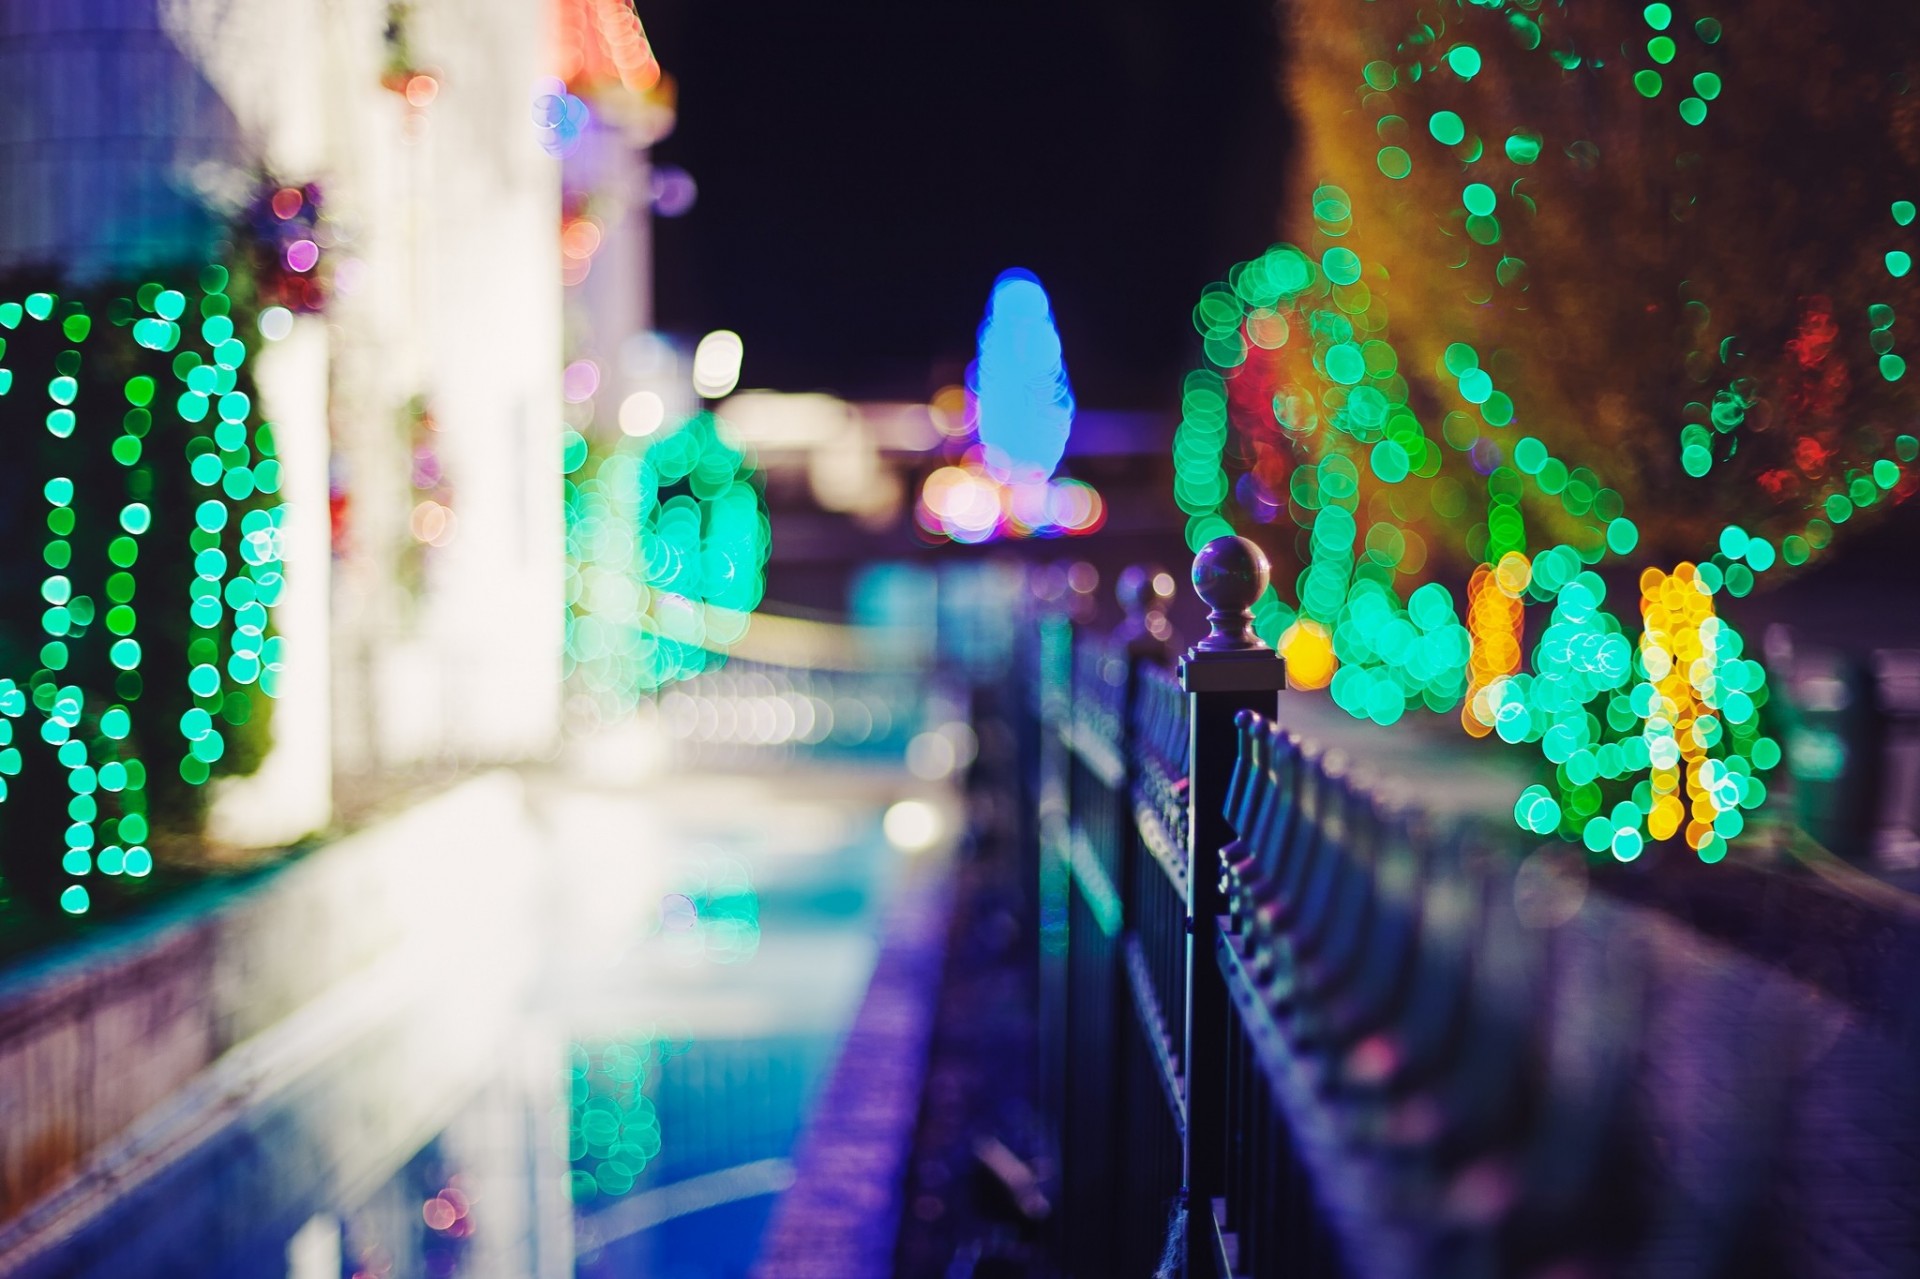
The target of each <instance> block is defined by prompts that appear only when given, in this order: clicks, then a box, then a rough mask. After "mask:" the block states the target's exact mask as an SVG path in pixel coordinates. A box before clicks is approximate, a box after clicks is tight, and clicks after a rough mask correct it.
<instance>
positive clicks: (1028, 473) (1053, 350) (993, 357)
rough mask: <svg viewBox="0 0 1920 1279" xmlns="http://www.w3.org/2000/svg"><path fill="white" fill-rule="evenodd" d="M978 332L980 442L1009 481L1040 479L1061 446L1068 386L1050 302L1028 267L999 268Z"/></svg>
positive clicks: (1069, 412) (1055, 462)
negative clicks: (1005, 471) (992, 453)
mask: <svg viewBox="0 0 1920 1279" xmlns="http://www.w3.org/2000/svg"><path fill="white" fill-rule="evenodd" d="M979 336H980V353H979V357H978V359H977V360H976V361H975V362H974V367H973V369H972V370H971V375H972V381H973V388H974V392H975V395H976V396H977V401H978V412H979V422H980V442H981V443H982V444H985V445H987V446H988V447H989V448H990V449H993V450H997V451H998V453H999V454H1000V455H1001V456H1002V458H1004V464H1005V465H1006V466H1007V468H1008V470H1009V471H1010V472H1012V476H1011V478H1013V479H1015V480H1016V481H1023V482H1035V481H1040V480H1045V479H1046V478H1047V477H1049V476H1051V475H1052V474H1053V472H1054V468H1055V467H1057V466H1059V465H1060V457H1061V455H1062V454H1063V453H1065V452H1066V449H1067V432H1068V431H1069V430H1071V429H1072V427H1073V388H1072V387H1071V386H1070V385H1069V384H1068V382H1067V366H1066V362H1065V361H1064V360H1063V359H1062V358H1061V355H1060V334H1059V331H1058V330H1056V329H1055V328H1054V324H1053V307H1052V304H1051V303H1049V302H1048V300H1047V291H1046V290H1045V289H1044V288H1042V287H1040V281H1039V279H1038V278H1037V277H1036V276H1035V275H1034V274H1033V272H1031V271H1027V270H1022V269H1021V268H1018V267H1015V268H1013V269H1012V270H1009V271H1003V272H1001V273H1000V277H999V278H998V279H996V280H995V281H994V282H993V293H992V295H991V296H990V297H989V298H988V299H987V317H986V319H985V320H983V321H982V322H981V324H980V335H979Z"/></svg>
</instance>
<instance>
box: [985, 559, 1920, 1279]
mask: <svg viewBox="0 0 1920 1279" xmlns="http://www.w3.org/2000/svg"><path fill="white" fill-rule="evenodd" d="M1209 557H1212V561H1213V562H1211V563H1209ZM1236 557H1238V558H1236ZM1240 561H1245V562H1244V563H1243V562H1240ZM1256 568H1257V569H1261V570H1263V569H1264V565H1263V563H1261V562H1260V561H1259V560H1258V553H1257V551H1254V550H1253V549H1252V548H1251V547H1250V545H1247V544H1240V545H1238V546H1224V547H1223V546H1222V544H1221V543H1216V544H1214V546H1212V547H1209V548H1208V550H1207V551H1206V552H1203V555H1202V559H1201V561H1199V562H1197V564H1196V569H1195V578H1196V582H1198V583H1200V584H1201V593H1202V595H1203V597H1204V598H1205V599H1206V600H1207V602H1208V603H1209V604H1210V605H1212V606H1213V608H1214V616H1213V627H1214V629H1213V633H1212V634H1211V635H1210V636H1209V637H1208V639H1207V640H1204V641H1202V642H1201V644H1199V645H1197V646H1195V648H1194V649H1193V650H1191V651H1189V652H1188V653H1187V655H1186V656H1185V658H1184V659H1182V660H1181V661H1180V663H1179V665H1178V670H1177V673H1176V671H1175V670H1174V669H1170V668H1169V664H1168V655H1167V654H1166V653H1165V652H1164V651H1161V650H1160V649H1159V648H1158V647H1156V646H1155V645H1154V644H1152V643H1151V642H1143V641H1142V640H1141V638H1140V628H1138V627H1137V626H1136V627H1132V628H1127V630H1125V631H1123V634H1125V633H1131V634H1132V635H1133V636H1134V638H1133V640H1132V641H1131V642H1125V643H1123V642H1122V641H1120V640H1117V639H1110V638H1108V637H1105V636H1100V635H1093V634H1087V633H1081V634H1075V633H1074V632H1073V628H1072V627H1070V626H1069V625H1068V623H1067V622H1066V621H1065V620H1064V619H1062V618H1059V617H1052V616H1050V617H1046V618H1043V619H1041V621H1040V624H1039V626H1038V627H1037V628H1036V629H1035V630H1034V632H1033V634H1032V635H1031V636H1030V637H1029V642H1028V656H1027V659H1026V663H1025V666H1024V668H1023V670H1024V673H1025V675H1026V677H1027V678H1028V679H1037V680H1038V681H1039V687H1037V688H1032V689H1030V693H1029V696H1028V697H1027V698H1026V699H1025V705H1026V706H1027V707H1028V708H1029V709H1030V712H1031V716H1032V718H1031V721H1030V722H1029V724H1028V725H1027V726H1026V729H1025V742H1026V755H1025V757H1026V760H1027V764H1028V768H1029V774H1028V783H1027V789H1028V794H1029V797H1030V798H1031V799H1032V800H1033V801H1034V803H1035V808H1034V809H1033V811H1034V812H1036V813H1037V814H1038V820H1037V823H1036V825H1035V839H1034V843H1033V849H1032V853H1033V856H1034V858H1035V865H1034V867H1033V870H1034V874H1035V877H1036V880H1037V882H1038V884H1039V885H1040V900H1041V909H1042V914H1043V921H1042V922H1043V927H1042V929H1041V931H1040V950H1041V964H1042V972H1041V991H1042V999H1043V1008H1042V1026H1043V1028H1044V1029H1043V1035H1044V1039H1045V1042H1044V1043H1043V1045H1042V1053H1043V1062H1044V1078H1045V1079H1046V1080H1047V1081H1048V1082H1047V1088H1046V1092H1045V1102H1046V1105H1047V1107H1048V1109H1049V1112H1050V1113H1049V1118H1050V1120H1051V1122H1052V1125H1053V1132H1054V1135H1055V1140H1056V1142H1057V1144H1058V1147H1059V1159H1060V1197H1059V1202H1060V1212H1059V1213H1058V1214H1057V1216H1056V1218H1055V1222H1054V1226H1053V1230H1054V1238H1053V1244H1054V1252H1055V1256H1056V1258H1057V1259H1058V1261H1059V1262H1060V1265H1061V1269H1062V1270H1063V1271H1065V1272H1066V1273H1068V1274H1071V1275H1080V1276H1129V1275H1137V1276H1147V1275H1154V1276H1159V1275H1170V1274H1183V1275H1191V1276H1215V1277H1216V1279H1233V1277H1236V1276H1244V1277H1246V1279H1265V1277H1268V1276H1275V1277H1277V1276H1283V1275H1284V1276H1329V1277H1331V1276H1354V1277H1355V1279H1373V1277H1375V1276H1429V1275H1461V1276H1480V1275H1508V1274H1512V1275H1521V1274H1547V1273H1554V1274H1561V1273H1565V1274H1575V1273H1578V1274H1598V1273H1660V1274H1668V1273H1672V1274H1702V1275H1709V1274H1723V1273H1734V1272H1739V1268H1740V1266H1741V1265H1744V1264H1747V1263H1748V1261H1751V1260H1752V1259H1753V1257H1754V1254H1755V1253H1757V1252H1761V1251H1764V1248H1765V1245H1756V1244H1755V1242H1754V1241H1755V1240H1756V1239H1761V1238H1767V1237H1769V1236H1768V1235H1767V1234H1766V1232H1765V1231H1764V1230H1762V1231H1760V1233H1758V1234H1756V1233H1754V1229H1755V1228H1754V1225H1753V1223H1754V1222H1755V1221H1757V1220H1760V1219H1762V1218H1764V1217H1765V1215H1766V1213H1767V1212H1768V1211H1770V1209H1769V1208H1768V1205H1771V1204H1778V1203H1781V1202H1785V1201H1786V1198H1787V1196H1788V1195H1789V1194H1790V1187H1791V1186H1793V1185H1795V1184H1805V1181H1806V1179H1814V1178H1817V1177H1819V1176H1820V1175H1821V1174H1820V1173H1819V1171H1818V1167H1817V1165H1818V1161H1819V1160H1821V1159H1824V1158H1828V1157H1829V1156H1828V1153H1827V1150H1828V1149H1830V1147H1828V1148H1827V1149H1823V1148H1822V1147H1823V1143H1825V1142H1826V1140H1827V1139H1826V1138H1824V1137H1823V1138H1821V1139H1818V1140H1815V1139H1813V1138H1812V1135H1811V1134H1810V1133H1807V1132H1804V1131H1803V1132H1800V1133H1798V1134H1797V1135H1791V1136H1790V1135H1786V1134H1787V1129H1788V1127H1789V1124H1788V1122H1787V1120H1786V1116H1787V1115H1788V1114H1789V1113H1790V1108H1791V1106H1792V1104H1794V1103H1792V1102H1791V1101H1790V1100H1789V1094H1790V1092H1792V1091H1793V1090H1796V1089H1804V1088H1805V1085H1803V1084H1801V1083H1794V1082H1791V1081H1790V1080H1789V1078H1788V1077H1789V1075H1790V1074H1791V1071H1788V1070H1787V1069H1785V1068H1781V1069H1777V1070H1776V1069H1769V1068H1768V1067H1767V1066H1766V1065H1765V1064H1764V1063H1762V1064H1761V1065H1759V1066H1757V1067H1754V1068H1748V1069H1744V1070H1738V1071H1733V1072H1730V1073H1723V1074H1721V1075H1720V1077H1717V1078H1714V1079H1713V1082H1712V1084H1711V1086H1712V1087H1713V1088H1715V1089H1721V1090H1724V1094H1723V1095H1720V1096H1717V1097H1716V1099H1715V1101H1714V1104H1713V1105H1710V1106H1705V1105H1697V1104H1694V1103H1691V1102H1687V1101H1685V1100H1684V1099H1683V1100H1682V1102H1680V1103H1676V1102H1675V1101H1674V1100H1673V1098H1672V1097H1671V1096H1670V1095H1669V1096H1666V1097H1663V1096H1662V1095H1661V1091H1660V1090H1661V1089H1663V1088H1666V1089H1668V1090H1669V1092H1670V1091H1671V1088H1672V1082H1671V1081H1672V1080H1673V1079H1674V1078H1676V1077H1682V1078H1685V1079H1687V1080H1689V1082H1687V1083H1686V1084H1685V1085H1684V1086H1685V1087H1688V1088H1693V1087H1698V1086H1700V1083H1701V1079H1702V1077H1704V1076H1708V1075H1712V1074H1714V1073H1715V1072H1716V1071H1723V1070H1724V1067H1723V1066H1716V1065H1715V1064H1714V1063H1716V1062H1717V1063H1725V1062H1729V1061H1732V1060H1734V1059H1736V1058H1738V1057H1739V1056H1740V1055H1741V1054H1742V1053H1743V1052H1746V1051H1748V1050H1747V1049H1744V1048H1742V1045H1743V1044H1746V1045H1749V1046H1750V1045H1752V1044H1757V1043H1762V1042H1769V1041H1770V1040H1769V1037H1771V1036H1780V1035H1787V1036H1793V1035H1796V1034H1800V1033H1803V1032H1804V1031H1805V1030H1806V1028H1808V1027H1811V1026H1813V1025H1814V1024H1815V1023H1816V1022H1819V1020H1820V1018H1823V1017H1830V1016H1831V1015H1832V1012H1833V1010H1832V1009H1831V1008H1828V1009H1825V1010H1813V1009H1810V1008H1809V1007H1807V1006H1806V1005H1804V1004H1803V1005H1800V1006H1799V1007H1797V1008H1793V1009H1790V1008H1789V1007H1788V1003H1790V1002H1791V1001H1790V1000H1789V1001H1786V1002H1780V1003H1774V1002H1772V997H1771V996H1758V995H1755V996H1752V997H1744V996H1743V997H1739V998H1729V992H1730V991H1731V990H1733V989H1734V988H1736V987H1740V986H1745V987H1748V988H1750V989H1751V990H1755V991H1757V990H1759V989H1760V988H1762V987H1766V988H1768V989H1781V990H1784V989H1785V988H1786V987H1785V986H1784V985H1782V984H1781V983H1782V982H1783V980H1784V979H1783V978H1782V976H1781V975H1780V974H1779V973H1778V972H1777V971H1775V970H1773V969H1771V968H1769V967H1767V966H1766V965H1764V964H1762V963H1759V962H1757V961H1756V960H1755V959H1753V958H1752V957H1749V956H1740V955H1734V954H1731V953H1726V952H1718V951H1715V952H1712V953H1709V950H1708V949H1705V948H1703V947H1702V946H1701V945H1700V943H1699V939H1697V938H1696V937H1693V936H1691V935H1688V934H1687V933H1686V931H1685V930H1684V929H1681V928H1679V927H1678V926H1676V925H1675V924H1674V923H1673V921H1672V920H1671V919H1669V918H1667V917H1665V916H1656V915H1655V914H1653V913H1651V912H1646V911H1641V910H1639V909H1638V908H1633V907H1629V906H1626V905H1624V904H1623V903H1621V902H1619V901H1612V900H1609V899H1606V897H1605V895H1604V894H1601V893H1597V892H1594V893H1589V892H1586V891H1585V888H1586V884H1587V881H1586V880H1585V878H1584V877H1580V876H1578V875H1576V878H1577V883H1576V882H1574V881H1573V880H1566V881H1564V882H1563V881H1562V879H1561V878H1560V876H1561V875H1562V871H1561V870H1556V869H1555V867H1557V866H1561V863H1560V862H1558V861H1556V860H1555V859H1554V858H1553V857H1551V856H1529V854H1532V853H1537V852H1538V850H1535V849H1531V848H1529V847H1520V846H1518V845H1517V836H1516V835H1514V833H1513V832H1512V831H1511V830H1508V829H1506V828H1504V827H1501V826H1498V825H1496V824H1493V823H1491V822H1489V823H1485V824H1482V823H1480V822H1478V821H1476V820H1474V819H1471V818H1468V819H1455V820H1446V821H1443V820H1440V819H1438V818H1436V817H1435V816H1433V815H1432V814H1430V813H1429V812H1427V811H1424V810H1423V809H1422V808H1421V807H1420V806H1419V805H1416V804H1414V803H1412V802H1410V801H1409V799H1408V798H1407V797H1406V795H1405V794H1404V793H1403V792H1402V791H1401V790H1399V789H1397V788H1396V785H1395V783H1394V782H1392V781H1391V780H1390V779H1382V778H1377V777H1369V776H1367V775H1366V774H1365V772H1364V770H1360V769H1356V768H1355V767H1354V765H1353V764H1352V763H1351V762H1350V761H1349V760H1347V759H1346V758H1344V757H1343V756H1342V755H1341V754H1340V752H1338V751H1335V750H1328V749H1322V748H1321V747H1319V746H1318V745H1316V744H1315V743H1314V742H1312V741H1310V740H1304V739H1303V738H1302V737H1301V736H1299V735H1297V734H1296V733H1295V732H1294V731H1292V730H1291V729H1290V728H1289V727H1288V726H1287V725H1286V724H1285V723H1283V722H1281V721H1280V719H1279V717H1278V715H1277V713H1276V712H1277V708H1278V700H1277V695H1276V694H1277V689H1278V687H1279V684H1280V678H1279V677H1280V673H1281V669H1280V662H1279V659H1278V658H1277V657H1276V656H1274V655H1273V654H1272V653H1271V652H1269V651H1266V650H1265V649H1264V646H1260V645H1258V642H1257V641H1253V640H1251V636H1250V634H1249V633H1248V631H1247V628H1246V626H1245V621H1246V618H1245V616H1244V614H1245V609H1246V606H1248V605H1250V604H1251V603H1252V601H1253V599H1254V598H1255V596H1256V595H1257V590H1258V587H1257V586H1256V585H1255V582H1256V579H1262V578H1263V572H1256V571H1255V569H1256ZM1563 869H1564V868H1563ZM1573 869H1574V870H1575V871H1576V872H1577V871H1578V867H1577V866H1575V867H1574V868H1573ZM1688 1010H1692V1011H1691V1012H1690V1011H1688ZM1822 1024H1827V1023H1822ZM1793 1027H1800V1028H1801V1029H1799V1030H1796V1029H1793ZM1827 1051H1828V1052H1829V1056H1828V1058H1827V1066H1828V1067H1830V1068H1831V1069H1833V1070H1836V1071H1844V1070H1855V1069H1867V1068H1868V1066H1869V1065H1870V1063H1871V1062H1873V1061H1874V1060H1877V1058H1876V1057H1875V1054H1876V1053H1878V1052H1880V1051H1881V1049H1880V1048H1879V1047H1875V1046H1874V1045H1873V1044H1871V1043H1869V1042H1868V1041H1867V1040H1866V1039H1864V1038H1863V1039H1862V1040H1861V1041H1859V1042H1858V1043H1855V1044H1852V1045H1850V1046H1848V1047H1846V1048H1844V1049H1838V1048H1836V1049H1829V1050H1827ZM1835 1052H1840V1053H1841V1054H1842V1056H1844V1057H1845V1058H1846V1061H1845V1062H1844V1063H1843V1062H1842V1060H1841V1058H1840V1057H1836V1056H1833V1055H1832V1054H1833V1053H1835ZM1911 1092H1912V1090H1911V1089H1909V1090H1908V1091H1907V1093H1904V1094H1903V1095H1902V1097H1901V1099H1900V1100H1899V1102H1898V1103H1897V1106H1896V1107H1895V1109H1897V1111H1898V1113H1899V1114H1900V1115H1901V1116H1902V1118H1901V1120H1900V1122H1902V1123H1908V1122H1910V1121H1912V1119H1913V1117H1914V1115H1915V1113H1916V1109H1917V1108H1916V1106H1915V1099H1914V1097H1913V1096H1912V1095H1911ZM1841 1108H1842V1109H1849V1110H1854V1111H1855V1113H1859V1112H1858V1110H1857V1106H1856V1103H1854V1102H1852V1101H1848V1102H1846V1103H1844V1104H1843V1105H1842V1107H1841ZM1868 1109H1869V1110H1872V1111H1874V1112H1875V1113H1886V1114H1891V1113H1893V1111H1892V1110H1887V1109H1885V1108H1884V1105H1883V1103H1882V1102H1874V1103H1872V1104H1871V1105H1870V1106H1869V1107H1868ZM1835 1113H1836V1114H1837V1112H1835ZM1795 1122H1798V1121H1795ZM1820 1122H1822V1123H1825V1122H1826V1120H1825V1119H1822V1120H1821V1121H1820ZM1833 1131H1835V1132H1838V1131H1839V1130H1838V1129H1834V1130H1833ZM1758 1169H1764V1171H1758ZM1703 1170H1705V1171H1703ZM1796 1170H1797V1171H1796ZM1849 1175H1850V1176H1851V1175H1852V1174H1849ZM1876 1175H1877V1174H1876ZM1904 1175H1905V1174H1903V1173H1900V1172H1898V1171H1897V1170H1896V1171H1893V1172H1890V1173H1889V1174H1888V1176H1889V1177H1890V1178H1891V1179H1892V1180H1891V1181H1889V1182H1888V1186H1889V1187H1892V1186H1895V1185H1897V1183H1898V1181H1899V1178H1900V1177H1901V1176H1904ZM1796 1178H1799V1179H1802V1180H1800V1181H1798V1182H1796ZM1783 1187H1784V1188H1788V1189H1783ZM1896 1215H1899V1216H1900V1220H1901V1221H1902V1222H1905V1223H1906V1225H1908V1226H1910V1225H1912V1224H1914V1218H1915V1217H1916V1216H1920V1214H1915V1213H1906V1214H1905V1215H1900V1214H1896ZM1741 1222H1745V1223H1747V1224H1746V1225H1740V1224H1738V1223H1741ZM1771 1228H1772V1229H1773V1230H1774V1231H1775V1232H1776V1234H1775V1235H1774V1236H1772V1237H1776V1238H1779V1239H1785V1238H1786V1236H1787V1234H1788V1233H1789V1232H1790V1231H1802V1232H1803V1233H1801V1234H1796V1235H1794V1237H1793V1242H1794V1246H1796V1247H1802V1248H1806V1247H1811V1246H1812V1245H1809V1244H1808V1243H1807V1242H1806V1241H1807V1239H1810V1238H1815V1237H1828V1238H1833V1239H1839V1238H1842V1237H1845V1236H1847V1235H1848V1232H1850V1231H1853V1230H1856V1229H1857V1223H1855V1224H1851V1225H1850V1224H1848V1223H1847V1222H1845V1221H1842V1220H1840V1219H1839V1218H1838V1217H1834V1218H1830V1219H1818V1220H1816V1219H1815V1218H1814V1217H1812V1216H1809V1215H1807V1214H1805V1213H1800V1214H1799V1215H1797V1216H1796V1217H1795V1218H1794V1224H1793V1226H1792V1227H1787V1226H1784V1225H1775V1226H1773V1227H1771ZM1904 1228H1906V1226H1899V1225H1896V1226H1890V1227H1889V1229H1891V1230H1895V1231H1896V1232H1897V1230H1899V1229H1904ZM1876 1229H1877V1227H1876ZM1889 1255H1891V1254H1889ZM1901 1255H1902V1256H1905V1255H1906V1254H1905V1253H1902V1254H1901ZM1743 1258H1745V1259H1746V1260H1742V1259H1743ZM1762 1261H1764V1258H1763V1259H1762ZM1728 1267H1732V1269H1729V1268H1728ZM1789 1268H1791V1267H1789ZM1761 1269H1762V1270H1764V1269H1765V1265H1764V1264H1763V1265H1762V1266H1761ZM1769 1273H1771V1272H1770V1271H1769ZM1782 1273H1785V1272H1784V1271H1783V1272H1782Z"/></svg>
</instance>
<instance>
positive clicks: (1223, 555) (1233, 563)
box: [1193, 537, 1269, 614]
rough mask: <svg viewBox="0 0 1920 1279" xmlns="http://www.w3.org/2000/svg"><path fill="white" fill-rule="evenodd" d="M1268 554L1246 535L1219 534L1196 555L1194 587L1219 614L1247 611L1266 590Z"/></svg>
mask: <svg viewBox="0 0 1920 1279" xmlns="http://www.w3.org/2000/svg"><path fill="white" fill-rule="evenodd" d="M1268 572H1269V570H1268V568H1267V553H1266V552H1265V551H1263V550H1261V549H1260V548H1259V547H1258V546H1256V545H1255V544H1254V543H1252V542H1249V541H1248V540H1247V539H1246V538H1244V537H1216V538H1214V539H1213V540H1212V541H1211V542H1208V543H1207V544H1206V545H1205V546H1203V547H1201V548H1200V553H1199V554H1198V555H1196V556H1194V557H1193V589H1194V590H1196V591H1198V592H1199V593H1200V598H1201V599H1203V600H1205V601H1206V602H1207V607H1208V608H1211V609H1212V610H1213V611H1214V612H1216V613H1226V614H1235V613H1244V612H1246V611H1247V610H1248V609H1250V608H1252V607H1253V602H1254V601H1255V600H1257V599H1259V598H1260V592H1262V591H1264V590H1266V589H1267V576H1268Z"/></svg>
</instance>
